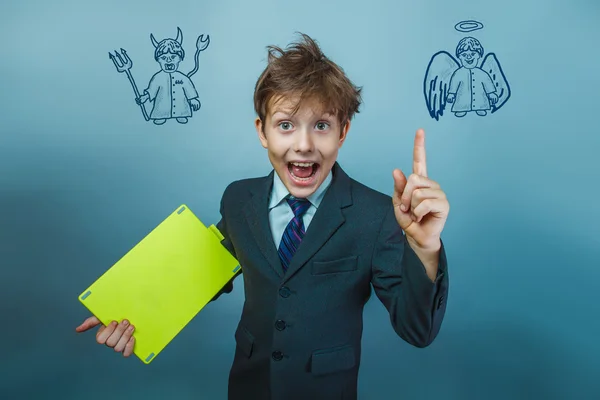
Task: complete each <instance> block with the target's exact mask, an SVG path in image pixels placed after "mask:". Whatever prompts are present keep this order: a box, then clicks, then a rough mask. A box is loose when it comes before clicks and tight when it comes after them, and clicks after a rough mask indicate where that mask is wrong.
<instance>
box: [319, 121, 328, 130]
mask: <svg viewBox="0 0 600 400" xmlns="http://www.w3.org/2000/svg"><path fill="white" fill-rule="evenodd" d="M327 128H329V124H328V123H327V122H317V129H318V130H320V131H324V130H325V129H327Z"/></svg>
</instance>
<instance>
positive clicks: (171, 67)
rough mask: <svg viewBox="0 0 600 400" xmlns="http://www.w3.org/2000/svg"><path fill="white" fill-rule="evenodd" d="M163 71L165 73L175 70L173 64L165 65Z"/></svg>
mask: <svg viewBox="0 0 600 400" xmlns="http://www.w3.org/2000/svg"><path fill="white" fill-rule="evenodd" d="M165 69H166V70H167V71H173V70H174V69H175V64H172V63H168V64H165Z"/></svg>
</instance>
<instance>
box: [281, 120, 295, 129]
mask: <svg viewBox="0 0 600 400" xmlns="http://www.w3.org/2000/svg"><path fill="white" fill-rule="evenodd" d="M279 127H280V128H281V129H283V130H284V131H287V130H290V129H292V124H291V123H289V122H287V121H286V122H281V123H280V124H279Z"/></svg>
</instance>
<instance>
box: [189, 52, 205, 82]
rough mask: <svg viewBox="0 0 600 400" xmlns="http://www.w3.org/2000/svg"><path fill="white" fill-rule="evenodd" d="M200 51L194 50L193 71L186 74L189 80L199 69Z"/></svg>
mask: <svg viewBox="0 0 600 400" xmlns="http://www.w3.org/2000/svg"><path fill="white" fill-rule="evenodd" d="M201 51H202V50H200V49H196V53H195V54H194V69H193V70H191V71H190V72H188V73H187V77H188V78H191V77H192V75H194V74H195V73H196V72H198V68H199V67H200V52H201Z"/></svg>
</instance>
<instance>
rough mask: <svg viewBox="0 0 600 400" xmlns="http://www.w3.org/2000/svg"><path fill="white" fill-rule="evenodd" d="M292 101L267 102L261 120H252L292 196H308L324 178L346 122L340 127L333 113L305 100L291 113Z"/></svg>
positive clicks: (270, 158)
mask: <svg viewBox="0 0 600 400" xmlns="http://www.w3.org/2000/svg"><path fill="white" fill-rule="evenodd" d="M294 104H295V103H294V102H292V101H290V100H289V99H282V100H281V101H279V102H277V103H276V104H273V103H271V104H270V106H269V107H268V112H267V116H266V120H265V121H261V120H260V118H257V119H256V123H255V124H256V131H257V133H258V137H259V139H260V142H261V144H262V146H263V147H264V148H265V149H267V150H268V154H269V160H270V161H271V164H272V165H273V168H274V169H275V172H276V173H277V174H278V175H279V177H280V178H281V180H282V182H283V183H284V184H285V186H286V188H287V189H288V191H289V192H290V194H291V195H292V196H295V197H308V196H310V195H311V194H312V193H314V192H315V191H316V190H317V188H318V187H319V186H320V185H321V184H322V183H323V181H324V180H325V179H326V178H327V175H328V174H329V171H331V168H332V167H333V164H335V161H336V160H337V155H338V150H339V149H340V148H341V147H342V144H343V143H344V140H345V138H346V134H347V133H348V129H349V128H350V123H349V122H347V123H346V124H345V125H344V126H343V127H342V126H340V123H339V121H338V118H337V117H336V116H335V115H331V114H328V113H326V112H323V111H321V108H320V107H318V105H317V104H318V103H316V102H305V103H304V104H302V106H301V107H300V108H299V109H298V111H297V112H296V114H294V115H293V116H292V115H291V110H292V109H293V106H294Z"/></svg>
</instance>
